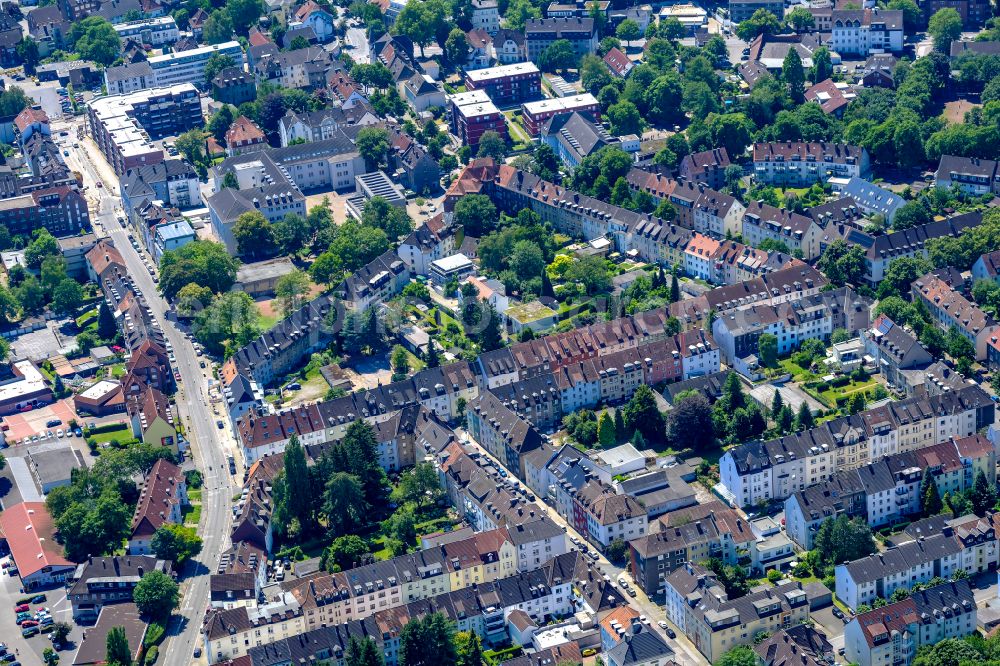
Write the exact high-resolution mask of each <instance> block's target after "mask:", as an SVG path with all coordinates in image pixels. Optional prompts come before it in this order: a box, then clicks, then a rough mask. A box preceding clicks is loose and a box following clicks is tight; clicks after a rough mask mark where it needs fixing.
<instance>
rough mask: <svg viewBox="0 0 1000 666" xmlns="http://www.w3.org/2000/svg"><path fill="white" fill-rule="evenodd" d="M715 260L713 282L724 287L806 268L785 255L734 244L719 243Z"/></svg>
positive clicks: (784, 253)
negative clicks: (776, 273) (788, 269)
mask: <svg viewBox="0 0 1000 666" xmlns="http://www.w3.org/2000/svg"><path fill="white" fill-rule="evenodd" d="M741 216H742V214H741ZM695 226H697V223H696V224H695ZM699 233H700V232H699ZM714 260H715V264H714V266H713V267H712V268H713V271H712V282H713V283H715V284H723V285H734V284H740V283H742V282H749V281H753V280H756V279H757V278H761V277H764V276H765V275H768V274H770V273H775V272H778V271H781V270H783V269H785V268H802V267H804V266H805V265H806V264H805V263H804V262H803V261H802V260H801V259H796V258H795V257H793V256H792V255H790V254H788V253H787V252H781V251H778V250H773V251H770V252H768V251H767V250H759V249H757V248H755V247H751V246H749V245H744V244H743V243H740V242H738V241H734V240H725V241H723V242H721V243H720V244H719V249H718V250H717V251H716V253H715V257H714Z"/></svg>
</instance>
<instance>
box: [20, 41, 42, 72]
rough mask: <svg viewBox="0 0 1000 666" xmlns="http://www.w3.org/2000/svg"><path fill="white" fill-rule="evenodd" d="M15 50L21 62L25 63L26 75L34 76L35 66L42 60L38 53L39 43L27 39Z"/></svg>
mask: <svg viewBox="0 0 1000 666" xmlns="http://www.w3.org/2000/svg"><path fill="white" fill-rule="evenodd" d="M15 50H16V51H17V55H18V57H19V58H20V59H21V62H22V63H24V71H25V73H26V74H32V75H33V74H34V73H35V66H36V65H38V61H39V60H40V58H41V56H40V54H39V52H38V42H36V41H35V40H33V39H32V38H31V37H25V38H23V39H21V41H20V42H18V43H17V46H16V47H15Z"/></svg>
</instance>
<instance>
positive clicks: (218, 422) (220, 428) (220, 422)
mask: <svg viewBox="0 0 1000 666" xmlns="http://www.w3.org/2000/svg"><path fill="white" fill-rule="evenodd" d="M215 427H216V428H218V429H219V430H222V429H223V428H224V427H225V426H223V425H222V421H221V420H219V421H216V422H215Z"/></svg>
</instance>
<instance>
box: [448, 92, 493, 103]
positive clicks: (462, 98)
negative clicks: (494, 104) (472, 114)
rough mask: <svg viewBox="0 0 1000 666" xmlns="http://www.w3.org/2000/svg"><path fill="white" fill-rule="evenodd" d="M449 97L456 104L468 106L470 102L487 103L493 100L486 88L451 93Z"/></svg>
mask: <svg viewBox="0 0 1000 666" xmlns="http://www.w3.org/2000/svg"><path fill="white" fill-rule="evenodd" d="M448 99H449V100H450V101H451V103H452V104H454V105H455V106H468V105H469V104H486V103H489V102H491V101H492V100H490V96H489V95H488V94H486V91H485V90H470V91H468V92H464V93H456V94H454V95H449V96H448Z"/></svg>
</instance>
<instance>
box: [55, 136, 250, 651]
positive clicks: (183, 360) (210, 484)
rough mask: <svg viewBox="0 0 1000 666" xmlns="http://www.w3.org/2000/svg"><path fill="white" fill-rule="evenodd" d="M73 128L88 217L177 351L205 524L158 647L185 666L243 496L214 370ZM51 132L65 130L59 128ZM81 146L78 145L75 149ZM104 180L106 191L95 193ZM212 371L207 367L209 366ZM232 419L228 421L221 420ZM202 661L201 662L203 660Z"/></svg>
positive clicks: (94, 151) (105, 169)
mask: <svg viewBox="0 0 1000 666" xmlns="http://www.w3.org/2000/svg"><path fill="white" fill-rule="evenodd" d="M78 126H79V125H78V124H77V123H73V124H71V125H70V126H69V128H70V137H69V140H68V141H67V142H65V143H64V147H65V148H66V149H67V150H68V152H69V155H67V156H66V162H67V164H68V165H69V166H70V168H71V169H74V170H76V171H78V172H80V173H81V174H82V175H83V180H84V184H85V185H86V186H87V198H88V201H89V202H90V204H91V210H92V211H93V210H94V205H95V204H96V214H93V213H92V215H91V218H92V221H93V222H94V223H95V225H94V226H95V231H96V233H97V234H98V236H102V237H105V238H110V239H112V240H113V241H114V245H115V247H116V248H117V249H118V251H119V252H120V253H121V255H122V258H123V259H124V260H125V266H126V268H127V269H128V274H129V275H130V276H131V277H132V279H133V281H134V282H135V285H136V286H137V287H138V288H139V289H140V290H141V291H142V293H143V296H145V298H146V302H147V303H148V304H149V307H150V308H151V309H152V313H153V316H154V317H155V318H156V320H157V321H158V322H159V323H160V326H161V327H162V328H163V333H164V335H165V336H166V339H167V340H168V341H169V342H170V344H171V345H172V346H173V352H174V357H175V359H176V360H175V361H173V368H174V369H175V370H176V371H177V372H179V373H180V378H181V381H180V387H179V389H178V392H177V395H176V396H175V399H176V404H177V409H178V411H179V412H180V417H181V422H182V423H183V425H184V429H185V435H186V437H185V438H186V439H187V441H188V443H189V449H188V454H189V455H190V456H192V457H193V458H194V462H195V464H196V465H197V466H198V468H199V469H200V470H201V472H202V475H203V478H204V487H203V490H202V496H201V499H202V507H201V523H200V525H199V527H198V533H199V534H200V535H201V537H202V539H203V546H202V551H201V554H200V555H198V557H196V558H194V560H193V561H191V562H189V563H188V564H187V567H186V569H185V570H184V571H183V572H182V573H183V574H184V577H183V580H182V585H181V593H182V596H181V602H180V608H179V609H178V611H179V612H177V613H175V614H174V618H173V621H172V622H171V624H170V626H169V627H168V630H167V634H168V639H167V644H166V645H165V646H164V648H163V649H161V654H162V655H163V663H164V664H165V666H186V665H187V664H190V663H192V662H194V661H198V660H195V659H194V658H193V653H194V650H195V647H196V646H198V645H199V640H200V639H199V636H200V628H201V623H202V620H203V618H204V615H205V611H206V609H207V608H208V604H209V601H210V599H209V575H210V574H211V573H212V572H214V571H215V569H216V567H217V565H218V562H219V560H220V557H221V555H222V553H223V552H224V551H225V550H226V549H227V548H228V547H229V533H230V525H231V523H232V512H231V511H230V503H231V501H232V497H233V495H234V494H235V493H236V492H237V490H238V485H237V483H236V481H235V479H234V478H233V477H232V476H231V475H230V473H229V466H228V461H227V455H228V454H229V453H230V450H229V449H230V448H231V447H232V446H233V443H232V442H231V440H230V439H229V434H228V433H229V431H228V429H226V430H222V429H219V428H217V427H216V425H215V420H216V417H213V414H212V411H211V407H210V401H209V396H208V376H207V374H206V373H208V372H209V370H203V369H202V368H201V367H200V361H201V359H200V358H199V357H198V356H197V353H196V351H195V349H194V347H193V346H192V343H191V342H190V341H189V340H188V339H187V338H186V337H185V335H184V334H183V333H182V332H181V331H180V330H179V329H178V328H176V327H175V325H174V324H173V322H170V321H168V320H167V317H166V313H167V311H168V310H169V305H168V303H167V302H166V301H165V300H164V299H163V298H161V297H160V294H159V291H158V290H157V287H156V284H154V282H153V279H152V276H151V275H150V274H149V272H148V270H147V269H146V267H145V265H144V263H143V259H142V257H141V256H140V255H139V253H138V251H136V250H135V248H133V247H132V244H131V242H130V241H129V238H128V232H127V230H126V229H125V228H123V227H122V225H121V224H119V223H118V219H117V218H118V215H119V214H120V213H119V212H118V211H119V210H120V208H121V199H120V198H119V194H118V179H117V177H115V175H114V172H113V170H112V169H111V167H110V165H109V164H108V163H107V161H106V160H105V159H104V157H103V155H101V153H100V151H99V150H98V148H97V146H96V145H95V144H94V143H93V141H91V140H90V138H89V137H88V138H85V139H79V140H77V139H76V128H77V127H78ZM54 129H62V126H61V124H60V126H59V127H54ZM75 143H76V144H78V147H74V144H75ZM98 182H101V183H102V184H103V187H97V183H98ZM209 367H210V366H209ZM223 420H228V419H225V418H224V419H223ZM202 659H204V656H202Z"/></svg>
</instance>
